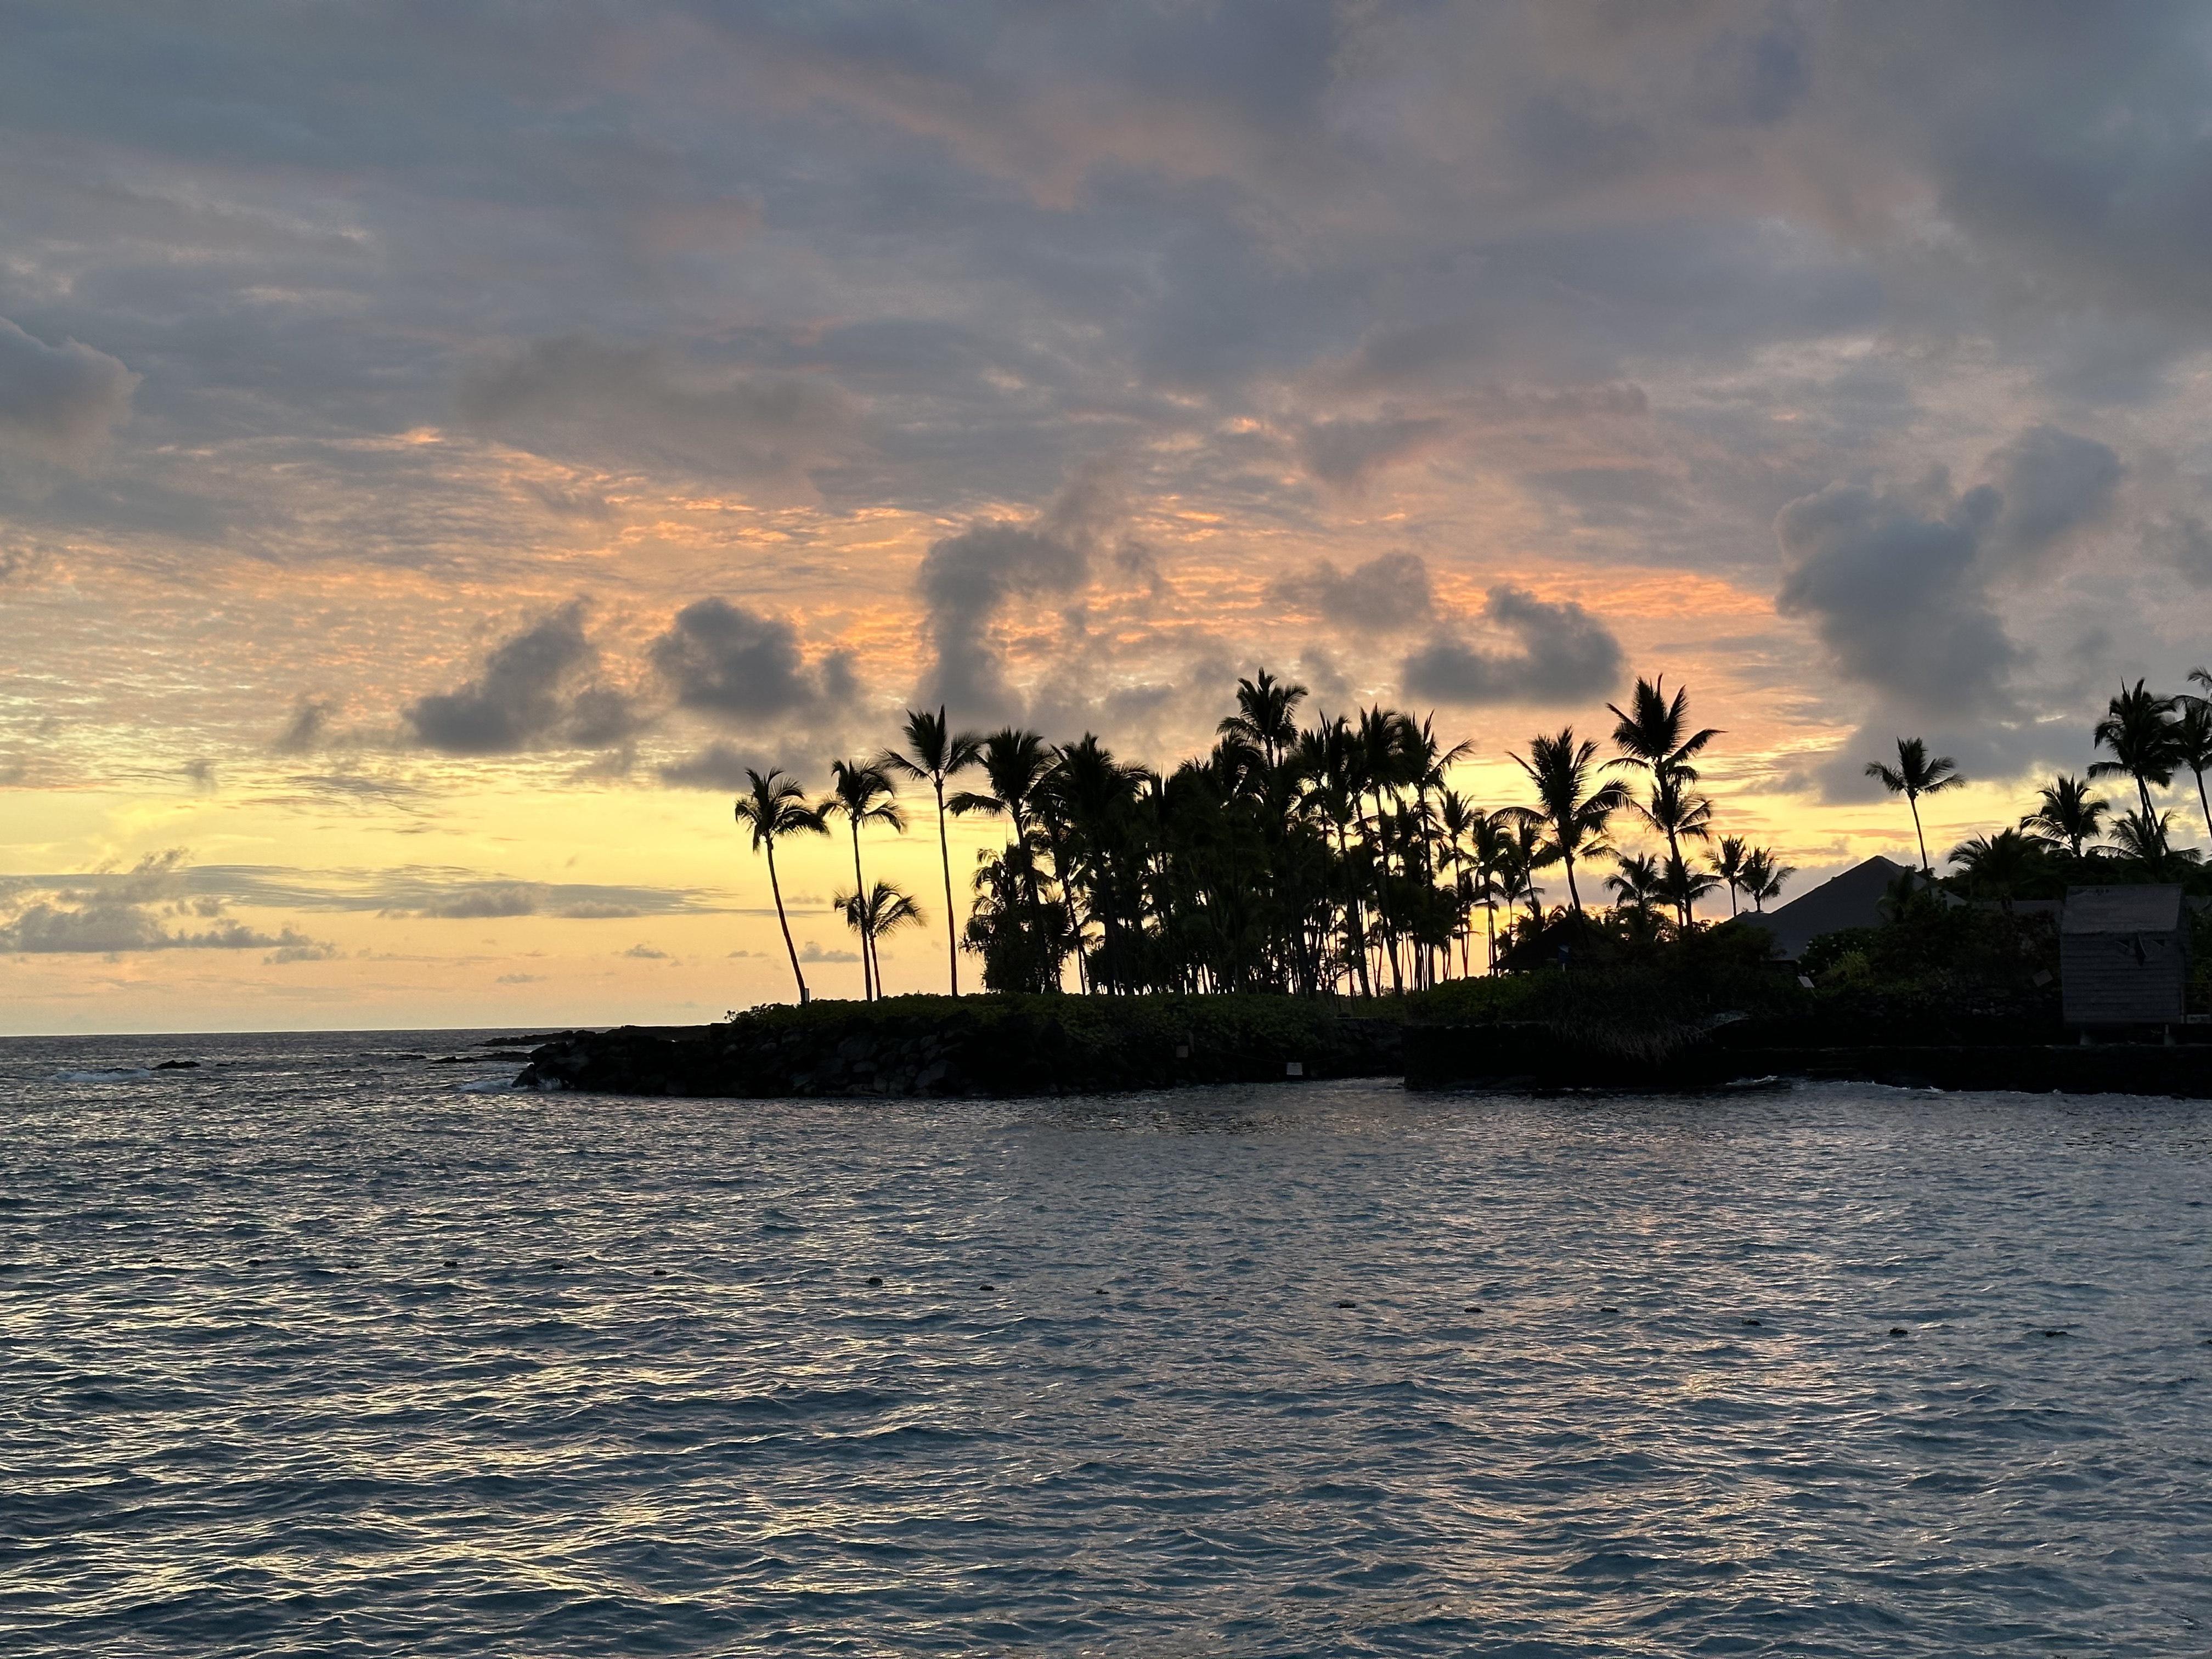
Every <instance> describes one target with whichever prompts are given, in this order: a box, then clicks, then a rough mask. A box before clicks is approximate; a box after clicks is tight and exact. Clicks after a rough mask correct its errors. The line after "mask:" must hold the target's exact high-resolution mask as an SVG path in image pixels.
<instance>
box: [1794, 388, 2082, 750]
mask: <svg viewBox="0 0 2212 1659" xmlns="http://www.w3.org/2000/svg"><path fill="white" fill-rule="evenodd" d="M1988 470H1989V471H1990V476H1991V477H1993V478H1994V479H1996V481H1997V482H1996V483H1984V484H1978V485H1977V486H1975V487H1974V488H1973V489H1969V490H1966V492H1964V493H1963V494H1956V493H1954V491H1953V489H1952V488H1951V484H1950V481H1949V478H1948V476H1947V475H1946V474H1945V473H1944V472H1943V471H1942V470H1941V469H1938V470H1936V471H1932V472H1930V473H1929V475H1928V476H1927V477H1925V478H1923V480H1922V481H1921V482H1920V483H1919V484H1917V486H1916V487H1914V488H1913V489H1911V490H1906V491H1898V490H1894V489H1879V488H1876V487H1875V486H1872V485H1867V484H1848V483H1836V484H1832V485H1830V486H1829V487H1828V488H1827V489H1823V490H1820V491H1819V492H1818V493H1816V494H1814V495H1807V496H1802V497H1801V498H1799V499H1798V500H1796V501H1792V502H1790V504H1789V505H1788V506H1787V507H1784V508H1783V509H1782V512H1781V513H1780V515H1779V516H1778V518H1777V519H1776V520H1775V532H1776V535H1777V537H1778V539H1779V542H1780V544H1781V548H1782V554H1783V582H1782V588H1781V592H1779V594H1778V596H1777V598H1776V600H1775V608H1776V609H1777V610H1778V611H1781V612H1782V614H1784V616H1796V617H1806V618H1807V619H1808V620H1809V621H1810V622H1811V623H1812V624H1813V626H1814V629H1815V631H1816V632H1817V633H1818V634H1819V635H1820V640H1821V642H1822V643H1823V644H1824V645H1826V647H1827V648H1828V651H1829V653H1830V655H1831V658H1832V660H1833V662H1834V664H1835V665H1836V667H1837V669H1838V671H1840V672H1841V673H1842V674H1843V675H1844V678H1847V679H1850V680H1851V681H1854V682H1856V683H1857V684H1860V685H1862V686H1863V687H1865V688H1867V689H1868V690H1870V691H1872V692H1873V693H1874V694H1875V696H1876V697H1877V698H1879V699H1880V700H1881V703H1882V705H1883V707H1884V708H1885V709H1886V710H1888V711H1893V713H1894V714H1896V715H1897V716H1898V717H1899V718H1901V719H1905V720H1935V719H1940V720H1945V721H1947V722H1951V723H1952V729H1954V730H1958V729H1962V728H1963V729H1966V730H1972V726H1973V724H1974V723H1975V722H1976V721H1978V720H1997V721H2003V722H2009V721H2016V720H2018V719H2019V718H2020V711H2019V709H2018V707H2017V705H2016V703H2015V699H2014V696H2013V693H2012V690H2011V684H2010V682H2011V678H2012V676H2013V673H2014V671H2015V669H2016V668H2017V667H2019V666H2020V665H2021V663H2022V662H2023V661H2024V660H2025V654H2026V653H2024V652H2023V651H2022V649H2021V647H2020V646H2019V645H2018V644H2017V643H2015V641H2014V640H2013V639H2012V637H2011V635H2009V634H2008V632H2007V631H2006V629H2005V626H2004V623H2003V620H2002V617H2000V616H1999V615H1998V612H1997V610H1996V601H1995V599H1993V597H1992V594H1991V589H1990V583H1991V582H1992V581H1993V580H1996V579H1998V578H2001V577H2003V576H2007V575H2010V574H2017V573H2032V572H2035V571H2038V570H2041V569H2044V568H2047V567H2048V566H2049V565H2050V563H2051V562H2052V561H2053V560H2054V559H2055V558H2056V557H2057V556H2059V555H2061V554H2062V553H2063V551H2064V550H2065V548H2066V546H2067V545H2068V544H2069V541H2070V540H2071V538H2074V537H2075V535H2076V534H2077V533H2078V532H2081V531H2082V530H2083V529H2085V528H2087V527H2088V526H2092V525H2094V524H2096V523H2098V522H2100V520H2103V519H2104V518H2106V516H2107V515H2108V514H2109V513H2110V511H2111V509H2112V501H2113V496H2114V492H2115V490H2116V489H2118V484H2119V481H2120V477H2121V472H2122V469H2121V466H2120V463H2119V459H2118V456H2116V455H2115V454H2114V453H2112V451H2111V450H2110V449H2109V448H2107V447H2106V446H2104V445H2103V444H2100V443H2096V442H2093V441H2090V440H2087V439H2083V438H2079V437H2076V436H2075V435H2072V434H2070V433H2066V432H2062V431H2059V430H2057V428H2052V427H2048V426H2038V427H2033V428H2029V429H2028V430H2027V431H2026V432H2024V433H2022V434H2021V435H2020V436H2019V437H2018V438H2016V439H2015V440H2014V441H2012V442H2010V443H2008V444H2007V445H2005V446H2003V447H2002V448H2000V449H1998V450H1997V451H1996V453H1993V454H1992V455H1991V456H1990V459H1989V463H1988Z"/></svg>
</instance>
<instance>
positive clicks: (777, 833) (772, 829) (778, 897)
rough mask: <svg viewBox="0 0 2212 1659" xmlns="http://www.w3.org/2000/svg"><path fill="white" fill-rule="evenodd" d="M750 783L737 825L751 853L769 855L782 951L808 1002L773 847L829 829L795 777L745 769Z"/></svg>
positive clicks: (775, 770) (740, 800)
mask: <svg viewBox="0 0 2212 1659" xmlns="http://www.w3.org/2000/svg"><path fill="white" fill-rule="evenodd" d="M745 777H746V778H747V780H748V781H749V782H750V787H749V788H748V789H747V790H746V792H745V793H744V794H742V795H740V796H738V811H737V817H738V823H742V824H744V826H745V829H746V831H747V832H748V833H749V834H750V836H751V837H752V843H753V851H754V852H756V853H765V854H767V855H768V890H769V892H770V893H772V894H774V895H775V925H776V926H777V927H781V929H783V948H784V949H785V950H786V951H789V952H790V953H791V976H792V977H793V979H795V980H797V981H799V1001H800V1002H802V1003H804V1002H805V1001H806V1000H808V996H807V990H806V975H805V974H804V973H802V972H800V971H799V947H798V946H797V945H793V943H792V942H791V922H790V920H789V919H788V918H787V916H786V915H784V912H783V885H782V884H781V882H779V881H778V880H777V879H776V875H775V844H776V842H778V841H780V840H781V839H782V838H783V837H784V836H826V835H828V834H829V825H828V824H827V823H823V821H822V813H821V811H820V810H819V809H818V808H816V807H812V806H809V805H807V804H806V792H805V790H804V789H802V788H800V787H799V781H798V780H797V779H796V778H787V777H786V776H784V775H783V773H782V771H781V769H779V768H776V767H773V766H771V767H770V768H769V769H768V774H767V775H766V776H763V775H761V774H760V773H758V772H756V771H754V770H753V769H751V768H750V767H747V768H746V769H745Z"/></svg>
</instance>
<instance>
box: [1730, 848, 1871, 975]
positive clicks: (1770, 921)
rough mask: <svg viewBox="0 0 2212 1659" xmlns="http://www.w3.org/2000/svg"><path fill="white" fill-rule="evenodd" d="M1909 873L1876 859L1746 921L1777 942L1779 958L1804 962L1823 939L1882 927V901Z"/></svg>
mask: <svg viewBox="0 0 2212 1659" xmlns="http://www.w3.org/2000/svg"><path fill="white" fill-rule="evenodd" d="M1904 874H1905V866H1903V865H1901V864H1895V863H1892V862H1891V861H1890V860H1887V859H1885V858H1871V859H1869V860H1867V861H1866V862H1865V863H1863V864H1857V865H1853V866H1851V867H1850V869H1848V870H1846V871H1844V872H1843V874H1841V875H1839V876H1832V877H1830V878H1828V879H1827V880H1826V881H1824V882H1822V883H1821V884H1820V885H1819V886H1818V887H1815V888H1813V889H1811V890H1809V891H1807V892H1803V893H1800V894H1799V895H1798V896H1796V898H1794V899H1791V900H1790V902H1789V903H1787V904H1785V905H1783V906H1782V907H1780V908H1778V909H1773V910H1769V911H1767V912H1765V914H1764V915H1753V916H1747V917H1745V918H1744V920H1745V921H1748V922H1750V923H1751V924H1752V926H1753V927H1764V928H1765V930H1766V931H1767V932H1768V933H1771V934H1772V935H1773V936H1774V944H1775V954H1776V955H1778V956H1783V957H1799V956H1802V955H1803V954H1804V951H1805V947H1806V946H1807V945H1810V944H1811V943H1812V942H1813V941H1814V939H1818V938H1820V935H1821V934H1823V933H1840V932H1842V931H1843V930H1844V928H1846V927H1879V926H1880V925H1881V908H1880V907H1881V899H1882V895H1883V894H1884V893H1886V892H1887V891H1888V890H1889V884H1890V883H1892V882H1893V881H1895V880H1896V879H1897V878H1899V876H1901V875H1904Z"/></svg>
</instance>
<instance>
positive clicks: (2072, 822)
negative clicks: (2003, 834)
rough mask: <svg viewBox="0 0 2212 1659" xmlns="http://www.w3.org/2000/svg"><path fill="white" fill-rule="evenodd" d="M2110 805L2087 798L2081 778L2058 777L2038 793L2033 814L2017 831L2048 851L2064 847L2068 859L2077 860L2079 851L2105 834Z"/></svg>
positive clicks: (2086, 790)
mask: <svg viewBox="0 0 2212 1659" xmlns="http://www.w3.org/2000/svg"><path fill="white" fill-rule="evenodd" d="M2110 811H2112V803H2111V802H2110V801H2108V800H2104V799H2100V798H2098V797H2096V796H2093V795H2092V794H2090V793H2089V786H2088V784H2087V782H2086V781H2083V780H2082V779H2081V778H2069V777H2068V776H2067V775H2065V774H2064V773H2063V772H2062V773H2060V774H2059V775H2057V777H2055V778H2053V779H2051V781H2050V782H2049V783H2046V784H2045V785H2044V786H2043V787H2042V789H2041V790H2040V791H2039V792H2038V794H2037V799H2036V808H2035V811H2033V812H2030V813H2029V814H2028V815H2027V817H2024V818H2022V819H2021V821H2020V827H2021V829H2025V830H2027V832H2028V833H2029V834H2030V835H2032V836H2034V837H2035V838H2036V839H2037V840H2038V841H2039V842H2043V843H2044V844H2045V845H2046V846H2049V847H2063V848H2065V849H2066V854H2067V856H2068V857H2069V858H2072V859H2076V860H2078V859H2080V858H2081V856H2082V848H2084V847H2085V846H2086V845H2087V843H2088V842H2093V841H2094V840H2096V839H2097V838H2098V837H2099V836H2101V835H2103V834H2104V833H2105V817H2106V814H2107V813H2109V812H2110Z"/></svg>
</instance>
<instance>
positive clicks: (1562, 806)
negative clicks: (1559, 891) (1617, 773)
mask: <svg viewBox="0 0 2212 1659" xmlns="http://www.w3.org/2000/svg"><path fill="white" fill-rule="evenodd" d="M1596 760H1597V745H1596V744H1595V743H1592V742H1590V741H1589V739H1588V738H1584V739H1583V741H1581V742H1579V743H1577V741H1576V740H1575V729H1574V727H1572V726H1563V727H1561V728H1560V730H1559V735H1558V736H1556V737H1545V736H1541V735H1539V736H1537V737H1535V738H1531V739H1530V740H1529V743H1528V758H1527V759H1525V760H1524V759H1522V757H1520V756H1518V755H1515V756H1514V757H1513V762H1514V764H1516V766H1518V767H1519V768H1520V769H1522V771H1523V772H1525V773H1527V774H1528V781H1530V782H1531V783H1533V784H1534V785H1535V786H1536V799H1537V802H1538V809H1537V810H1538V811H1540V812H1541V814H1542V816H1543V818H1544V821H1545V822H1546V823H1548V824H1549V825H1550V826H1551V829H1552V845H1553V848H1555V849H1556V850H1557V852H1558V854H1559V861H1560V862H1561V863H1563V864H1564V865H1565V866H1566V867H1567V900H1568V902H1569V903H1571V905H1572V906H1573V907H1574V912H1575V915H1576V916H1577V919H1580V918H1581V917H1582V915H1583V896H1582V892H1581V890H1580V889H1579V888H1577V886H1576V884H1575V858H1576V855H1577V854H1580V855H1582V856H1583V857H1584V858H1590V857H1594V856H1598V855H1601V854H1605V853H1607V852H1608V851H1610V850H1611V849H1610V848H1608V847H1607V845H1606V842H1605V831H1606V826H1607V823H1610V822H1611V821H1612V818H1613V814H1614V813H1615V812H1617V811H1620V808H1621V805H1622V804H1623V803H1624V801H1625V800H1626V797H1627V792H1626V790H1624V789H1623V788H1622V787H1620V784H1618V783H1602V784H1600V785H1599V786H1598V787H1596V788H1595V789H1593V788H1591V787H1590V775H1591V771H1592V769H1593V768H1594V766H1595V762H1596Z"/></svg>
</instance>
